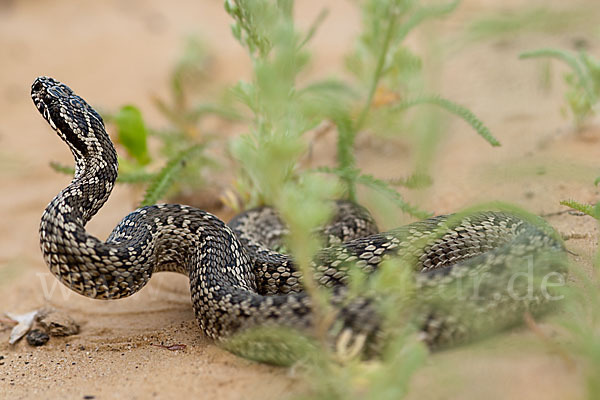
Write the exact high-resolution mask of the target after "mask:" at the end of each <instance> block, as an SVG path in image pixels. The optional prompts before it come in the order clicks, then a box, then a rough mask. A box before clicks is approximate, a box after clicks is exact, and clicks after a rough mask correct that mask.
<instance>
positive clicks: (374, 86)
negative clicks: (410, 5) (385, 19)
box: [354, 15, 396, 133]
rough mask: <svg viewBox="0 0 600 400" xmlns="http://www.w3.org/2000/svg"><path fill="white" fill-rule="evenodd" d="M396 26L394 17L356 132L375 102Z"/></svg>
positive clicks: (390, 22) (389, 25)
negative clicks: (374, 97) (376, 91)
mask: <svg viewBox="0 0 600 400" xmlns="http://www.w3.org/2000/svg"><path fill="white" fill-rule="evenodd" d="M395 26H396V18H395V16H394V15H392V16H391V17H390V20H389V24H388V27H387V31H386V33H385V39H384V41H383V46H381V52H380V53H379V57H378V58H377V66H376V67H375V72H374V73H373V80H372V81H371V86H370V87H369V95H368V97H367V102H366V103H365V106H364V107H363V109H362V111H361V113H360V116H359V117H358V120H357V121H356V125H355V126H354V132H355V133H356V132H358V131H359V130H360V129H361V128H362V126H363V124H364V123H365V120H366V118H367V114H368V113H369V110H370V109H371V103H372V102H373V96H374V95H375V90H376V89H377V84H378V83H379V79H381V72H382V71H383V66H384V64H385V57H386V56H387V53H388V48H389V47H390V42H391V40H392V33H393V32H394V28H395Z"/></svg>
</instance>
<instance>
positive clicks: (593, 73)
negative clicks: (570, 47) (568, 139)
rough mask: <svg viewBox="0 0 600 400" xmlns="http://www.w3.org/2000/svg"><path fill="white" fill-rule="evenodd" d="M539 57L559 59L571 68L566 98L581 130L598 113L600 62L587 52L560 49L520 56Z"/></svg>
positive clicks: (567, 75)
mask: <svg viewBox="0 0 600 400" xmlns="http://www.w3.org/2000/svg"><path fill="white" fill-rule="evenodd" d="M539 57H548V58H554V59H558V60H560V61H563V62H564V63H566V64H567V65H568V66H569V67H570V68H571V71H572V72H570V73H567V74H566V75H565V82H566V83H567V85H568V87H569V90H568V91H567V93H565V98H566V100H567V104H568V105H569V108H570V109H571V112H572V114H573V116H574V117H575V125H576V127H577V129H579V128H581V126H582V125H583V122H584V121H585V120H586V119H587V118H588V117H590V116H591V115H594V114H595V113H596V112H597V104H598V99H599V98H600V61H598V60H596V59H595V58H594V57H592V56H590V55H588V54H586V53H585V52H580V53H579V54H577V55H574V54H571V53H569V52H567V51H564V50H560V49H540V50H535V51H530V52H526V53H522V54H521V55H520V56H519V58H521V59H527V58H539Z"/></svg>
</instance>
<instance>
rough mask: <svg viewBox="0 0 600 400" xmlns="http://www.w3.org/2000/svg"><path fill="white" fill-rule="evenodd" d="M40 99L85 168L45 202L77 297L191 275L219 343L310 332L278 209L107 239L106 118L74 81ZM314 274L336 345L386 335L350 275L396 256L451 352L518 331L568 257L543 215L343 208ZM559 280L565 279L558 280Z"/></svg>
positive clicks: (60, 263) (50, 242)
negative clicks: (384, 213) (410, 216)
mask: <svg viewBox="0 0 600 400" xmlns="http://www.w3.org/2000/svg"><path fill="white" fill-rule="evenodd" d="M31 96H32V99H33V102H34V104H35V106H36V107H37V109H38V110H39V112H40V113H41V114H42V115H43V117H44V118H45V120H46V121H47V122H48V123H49V125H50V126H51V127H52V129H54V130H55V131H56V133H58V135H59V136H60V138H61V139H62V140H63V141H64V142H66V144H67V145H68V147H69V149H70V150H71V152H72V153H73V156H74V159H75V174H74V177H73V180H72V181H71V182H70V184H69V185H68V186H67V187H66V188H64V189H63V190H61V191H60V193H58V195H56V197H54V199H53V200H52V201H51V202H50V204H49V205H48V206H47V207H46V209H45V211H44V213H43V215H42V218H41V224H40V231H39V234H40V246H41V250H42V253H43V258H44V260H45V262H46V264H47V265H48V267H49V269H50V271H51V272H52V273H53V274H54V275H55V276H56V277H57V278H58V279H59V280H60V281H61V282H62V283H63V284H65V285H67V286H68V287H69V288H71V289H72V290H74V291H76V292H77V293H79V294H82V295H84V296H87V297H91V298H95V299H107V300H110V299H119V298H123V297H127V296H131V295H133V294H134V293H136V292H138V291H139V290H140V289H142V287H143V286H144V285H145V284H146V283H147V282H148V281H149V280H150V278H151V276H152V275H153V274H155V273H158V272H163V271H173V272H178V273H181V274H185V275H187V276H188V277H189V280H190V291H191V300H192V305H193V308H194V311H195V316H196V319H197V320H198V323H199V325H200V329H201V330H202V332H203V333H204V334H205V335H207V336H208V337H210V338H213V339H216V340H218V341H221V340H226V339H227V338H229V337H231V335H233V334H236V333H239V332H243V331H245V330H247V329H248V328H252V327H262V326H271V325H274V326H285V327H289V328H292V329H298V330H301V331H304V332H310V331H311V329H312V328H313V327H314V325H315V312H314V309H313V307H314V304H313V299H311V297H310V296H308V294H307V293H306V292H305V291H304V290H303V284H302V276H301V274H300V272H299V271H298V270H297V268H296V265H295V263H294V260H293V257H291V256H289V255H287V254H285V253H283V252H282V251H281V249H282V247H284V246H283V244H284V242H285V236H286V235H287V227H286V226H285V224H284V223H283V222H282V220H281V219H280V218H279V216H278V214H277V212H276V211H275V210H274V209H273V208H270V207H261V208H256V209H251V210H248V211H246V212H244V213H242V214H240V215H238V216H237V217H235V218H234V219H233V220H232V221H231V222H230V224H229V225H227V224H225V223H224V222H223V221H221V220H220V219H219V218H217V217H216V216H214V215H212V214H210V213H208V212H205V211H202V210H199V209H197V208H194V207H190V206H187V205H180V204H157V205H152V206H147V207H142V208H139V209H137V210H135V211H133V212H132V213H130V214H129V215H127V216H126V217H125V218H124V219H123V220H122V221H121V222H120V223H119V224H118V225H117V226H116V227H115V228H114V230H113V231H112V233H111V234H110V235H109V237H108V238H107V239H106V240H105V241H103V240H100V239H98V238H96V237H95V236H93V235H91V234H90V233H88V232H87V231H86V229H85V225H86V223H87V222H88V221H89V220H90V219H91V218H92V217H93V216H94V215H95V214H96V213H97V212H98V210H99V209H100V208H101V207H102V206H103V204H104V203H105V202H106V200H107V199H108V197H109V195H110V193H111V190H112V189H113V186H114V184H115V180H116V178H117V173H118V163H117V153H116V151H115V148H114V146H113V144H112V142H111V140H110V138H109V136H108V134H107V132H106V130H105V127H104V123H103V120H102V117H101V116H100V115H99V114H98V113H97V112H96V111H95V110H94V109H93V108H92V107H91V106H90V105H89V104H88V103H87V102H86V101H85V100H83V99H82V98H81V97H79V96H77V95H76V94H75V93H74V92H73V91H72V90H71V89H70V88H69V87H68V86H66V85H65V84H62V83H60V82H58V81H56V80H54V79H52V78H49V77H40V78H37V79H36V80H35V82H34V83H33V85H32V89H31ZM333 204H334V208H335V212H334V218H333V220H332V222H331V223H330V224H329V225H328V226H327V227H324V228H322V229H321V230H320V231H319V233H318V234H319V235H320V236H321V237H322V238H323V240H324V242H325V243H326V245H325V247H324V248H323V249H322V250H320V251H319V252H318V253H317V254H316V256H315V258H314V260H313V265H312V268H313V270H314V279H315V280H316V281H317V282H318V283H319V284H321V285H323V286H326V287H329V288H331V294H330V296H329V301H330V302H331V305H332V308H333V309H334V310H335V318H334V322H335V323H334V324H332V326H333V325H335V326H337V327H338V328H336V330H334V329H333V328H331V335H332V337H333V340H339V338H340V337H342V336H345V337H346V338H347V337H348V335H350V336H351V337H352V338H355V339H356V338H358V339H360V340H362V341H365V340H369V338H372V337H374V336H376V334H377V332H378V331H379V330H380V329H381V316H380V315H379V313H378V311H377V307H376V299H375V298H373V296H367V295H365V296H364V297H361V296H358V297H356V296H354V297H349V296H348V290H347V289H346V288H347V284H348V280H349V271H350V270H351V269H360V270H362V271H363V272H364V273H365V274H368V275H370V274H372V273H376V271H377V270H378V269H379V267H380V265H381V263H382V262H384V260H395V262H396V264H397V265H398V268H410V269H412V270H414V271H415V287H416V289H415V300H414V307H415V310H416V311H415V312H416V314H417V315H418V316H419V318H417V325H418V328H419V329H420V330H421V332H422V336H423V338H424V340H425V341H426V342H427V343H429V344H431V345H438V344H445V343H452V342H453V341H456V340H461V339H463V338H466V337H472V336H476V335H481V334H484V333H486V332H489V331H492V330H497V329H501V328H505V327H508V326H511V325H513V324H516V323H518V322H519V321H520V320H521V318H522V315H523V312H525V311H531V312H538V311H541V310H544V309H546V308H547V306H548V305H549V304H551V303H552V300H554V299H555V296H553V294H552V293H551V291H550V290H549V287H550V288H551V287H552V286H556V285H557V282H559V283H560V282H564V275H565V271H566V269H565V268H566V262H565V250H564V247H563V244H562V242H561V240H560V238H559V237H558V235H557V234H556V232H554V230H553V229H552V228H550V227H549V226H548V225H547V224H546V223H545V222H544V221H543V220H541V219H539V218H537V217H533V216H530V215H529V214H523V213H519V212H507V211H477V212H472V213H459V214H455V215H445V216H437V217H433V218H429V219H426V220H423V221H419V222H415V223H412V224H409V225H406V226H403V227H400V228H397V229H394V230H391V231H389V232H383V233H380V232H378V231H377V227H376V224H375V222H374V221H373V219H372V218H371V216H370V214H369V213H368V212H367V211H366V210H365V209H364V208H362V207H360V206H358V205H355V204H353V203H350V202H347V201H338V202H334V203H333ZM550 283H553V284H550Z"/></svg>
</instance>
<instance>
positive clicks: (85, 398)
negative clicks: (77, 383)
mask: <svg viewBox="0 0 600 400" xmlns="http://www.w3.org/2000/svg"><path fill="white" fill-rule="evenodd" d="M95 398H96V396H92V395H91V394H86V395H85V396H83V400H93V399H95Z"/></svg>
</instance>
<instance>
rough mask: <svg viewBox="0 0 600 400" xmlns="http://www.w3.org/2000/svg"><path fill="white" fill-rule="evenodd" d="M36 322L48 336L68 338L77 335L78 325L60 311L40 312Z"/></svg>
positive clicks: (46, 310)
mask: <svg viewBox="0 0 600 400" xmlns="http://www.w3.org/2000/svg"><path fill="white" fill-rule="evenodd" d="M37 321H38V322H39V324H40V325H41V326H42V327H43V328H44V329H46V332H48V334H49V335H50V336H70V335H76V334H78V333H79V325H78V324H77V323H76V322H75V321H74V320H73V318H71V317H70V316H69V315H67V314H66V313H64V312H62V311H58V310H54V309H45V310H42V311H40V312H39V313H38V316H37Z"/></svg>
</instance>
